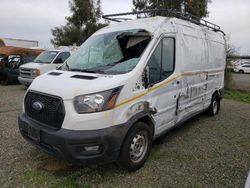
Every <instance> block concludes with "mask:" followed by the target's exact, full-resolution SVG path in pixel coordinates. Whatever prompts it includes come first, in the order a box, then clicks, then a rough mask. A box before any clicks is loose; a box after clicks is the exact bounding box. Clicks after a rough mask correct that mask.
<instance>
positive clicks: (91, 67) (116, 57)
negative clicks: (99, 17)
mask: <svg viewBox="0 0 250 188" xmlns="http://www.w3.org/2000/svg"><path fill="white" fill-rule="evenodd" d="M150 40H151V35H150V34H149V33H148V32H147V31H144V30H128V31H119V32H112V33H106V34H101V35H96V36H92V37H90V38H89V39H88V40H87V41H86V42H84V43H83V44H82V46H81V47H80V49H79V50H78V51H77V52H75V53H74V54H73V55H72V56H71V57H70V58H69V59H68V60H67V62H66V63H65V64H64V65H63V66H62V67H61V69H63V70H69V71H80V72H93V73H95V72H96V73H104V74H123V73H127V72H129V71H131V70H132V69H133V68H134V67H135V66H136V65H137V63H138V62H139V58H140V57H141V55H142V53H143V51H144V50H145V49H146V47H147V46H148V44H149V42H150Z"/></svg>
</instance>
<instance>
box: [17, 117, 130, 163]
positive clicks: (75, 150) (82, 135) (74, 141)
mask: <svg viewBox="0 0 250 188" xmlns="http://www.w3.org/2000/svg"><path fill="white" fill-rule="evenodd" d="M18 124H19V130H20V132H21V134H22V136H23V137H24V138H25V139H26V140H28V141H29V142H30V143H32V144H35V145H36V146H39V147H40V148H42V149H43V150H45V151H46V152H48V153H50V154H52V155H54V156H56V157H59V158H62V159H64V160H66V161H68V162H70V163H72V164H76V165H87V164H104V163H111V162H114V161H116V159H117V158H118V155H119V151H120V147H121V145H122V142H123V139H124V137H125V135H126V133H127V130H128V126H126V125H124V124H123V125H117V126H112V127H110V128H106V129H101V130H92V131H73V130H66V129H60V130H57V131H55V130H50V129H48V128H45V127H41V126H40V125H39V124H38V123H36V122H35V121H33V120H31V119H30V118H28V117H27V116H26V115H25V114H24V113H23V114H21V115H20V116H19V117H18ZM30 130H36V131H37V132H38V133H39V136H38V138H37V137H36V139H34V138H33V137H31V136H30V134H29V131H30ZM85 146H99V150H98V152H95V153H91V152H90V153H88V152H86V151H85V150H84V149H83V148H84V147H85Z"/></svg>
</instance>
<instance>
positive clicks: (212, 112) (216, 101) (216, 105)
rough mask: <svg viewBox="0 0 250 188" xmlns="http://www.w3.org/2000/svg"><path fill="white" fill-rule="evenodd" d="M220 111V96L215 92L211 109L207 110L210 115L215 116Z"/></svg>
mask: <svg viewBox="0 0 250 188" xmlns="http://www.w3.org/2000/svg"><path fill="white" fill-rule="evenodd" d="M219 111H220V98H219V96H218V94H214V95H213V96H212V101H211V104H210V106H209V109H208V110H207V114H208V115H210V116H215V115H217V114H218V113H219Z"/></svg>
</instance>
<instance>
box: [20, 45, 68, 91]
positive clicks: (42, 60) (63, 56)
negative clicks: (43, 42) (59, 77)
mask: <svg viewBox="0 0 250 188" xmlns="http://www.w3.org/2000/svg"><path fill="white" fill-rule="evenodd" d="M70 55H71V51H69V50H60V49H53V50H46V51H44V52H42V53H41V54H40V55H39V56H37V58H36V59H35V60H34V62H31V63H26V64H24V65H22V66H20V68H19V77H18V80H19V82H20V83H21V84H23V85H26V86H29V85H30V84H31V83H32V81H33V80H34V79H35V78H36V77H37V76H40V75H41V74H44V73H46V72H49V71H51V70H54V69H56V68H57V67H60V66H61V65H62V64H63V63H64V62H65V60H67V59H68V58H69V57H70Z"/></svg>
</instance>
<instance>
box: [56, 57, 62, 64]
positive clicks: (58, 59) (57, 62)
mask: <svg viewBox="0 0 250 188" xmlns="http://www.w3.org/2000/svg"><path fill="white" fill-rule="evenodd" d="M62 63H63V60H62V58H56V59H55V61H54V64H62Z"/></svg>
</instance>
